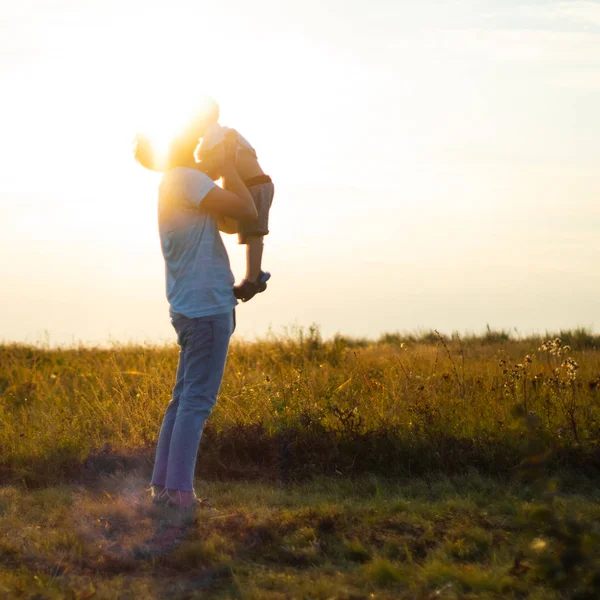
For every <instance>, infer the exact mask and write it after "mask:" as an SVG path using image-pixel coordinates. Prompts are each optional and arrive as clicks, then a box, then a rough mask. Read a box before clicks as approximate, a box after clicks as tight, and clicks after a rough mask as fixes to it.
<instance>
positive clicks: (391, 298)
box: [0, 0, 600, 345]
mask: <svg viewBox="0 0 600 600" xmlns="http://www.w3.org/2000/svg"><path fill="white" fill-rule="evenodd" d="M0 83H1V87H2V95H1V101H0V102H1V104H0V106H1V110H0V132H1V134H0V164H1V165H2V168H1V170H0V256H1V257H2V258H1V259H0V340H3V341H18V342H27V343H40V342H41V343H48V344H52V345H54V344H82V343H83V344H104V343H114V342H150V343H154V342H158V343H162V342H165V341H167V342H168V341H173V340H174V334H173V331H172V327H171V324H170V322H169V318H168V305H167V302H166V298H165V284H164V263H163V260H162V255H161V252H160V245H159V240H158V234H157V223H156V200H157V186H158V182H159V176H158V175H156V174H153V173H150V172H147V171H145V170H144V169H143V168H141V167H140V166H139V165H137V164H136V163H135V162H134V160H133V158H132V153H131V142H132V139H133V136H134V135H135V133H136V132H138V131H142V132H145V133H149V134H151V135H155V136H163V137H164V136H166V135H167V134H168V132H170V131H173V130H174V128H176V126H177V124H178V123H179V121H180V120H181V118H182V115H185V114H187V112H186V111H189V110H191V109H192V108H193V106H194V102H198V99H199V98H201V97H202V96H204V95H210V96H213V97H214V98H216V99H217V100H218V102H219V104H220V106H221V115H222V123H223V124H226V125H229V126H231V127H235V128H236V129H238V130H239V131H240V132H241V133H242V134H243V135H244V136H245V137H246V138H248V139H249V140H250V142H251V143H252V144H253V145H254V147H255V148H256V149H257V151H258V156H259V159H260V162H261V165H262V166H263V168H264V170H265V171H266V172H267V173H269V174H270V175H271V176H272V178H273V180H274V182H275V187H276V194H275V201H274V204H273V208H272V212H271V224H270V225H271V233H270V234H269V236H268V237H267V238H265V256H264V261H263V264H264V267H265V269H266V270H269V271H271V273H272V275H273V277H272V280H271V282H270V283H269V288H268V290H267V292H266V293H264V294H262V295H260V296H258V297H256V298H255V299H254V300H252V301H251V302H249V303H247V304H244V305H240V306H239V308H238V331H237V334H236V335H238V336H240V337H242V338H247V339H251V338H254V337H256V336H258V337H263V336H265V335H267V334H269V333H274V334H282V335H285V334H287V333H289V332H293V331H296V330H297V328H299V327H307V326H310V325H311V324H313V323H314V324H317V325H318V326H319V327H320V329H321V331H322V333H323V335H325V336H331V335H333V334H335V333H342V334H345V335H352V336H367V337H377V336H379V335H380V334H382V333H384V332H392V331H418V330H423V329H430V328H437V329H439V330H440V331H444V332H452V331H460V332H481V331H483V330H484V329H485V327H486V325H489V326H490V327H492V328H497V329H499V328H504V329H510V330H512V331H516V332H518V333H520V334H522V335H524V334H527V333H533V332H539V333H543V332H545V331H557V330H559V329H566V328H572V327H577V326H584V327H590V328H592V329H593V330H595V331H598V330H599V329H600V317H599V315H600V299H599V298H600V270H599V268H598V265H599V263H600V261H599V259H600V236H599V235H598V234H597V232H598V231H599V229H600V203H599V199H600V169H599V166H600V144H599V143H598V140H600V111H599V110H598V107H599V106H600V2H598V1H589V0H572V1H567V2H564V1H563V2H555V1H546V0H544V1H531V2H514V1H509V0H501V1H500V0H485V1H484V0H463V1H455V0H448V1H446V2H444V3H439V2H435V1H433V0H420V1H419V2H414V1H410V2H409V1H404V0H371V1H370V2H364V1H357V0H303V1H302V2H282V1H281V0H277V1H275V0H254V1H253V2H246V1H244V0H221V1H219V2H202V1H200V0H197V1H195V2H191V1H188V0H171V1H170V2H168V3H167V2H155V1H152V0H144V1H142V0H118V1H117V0H86V2H81V1H75V0H43V1H42V0H19V2H15V1H14V0H11V1H10V2H7V1H6V0H0ZM226 245H227V248H228V250H229V253H230V258H231V264H232V269H233V271H234V274H235V275H236V278H237V279H238V280H239V279H240V278H241V277H242V275H243V272H244V260H245V258H244V248H243V247H242V246H239V245H237V243H236V240H235V238H234V237H227V239H226Z"/></svg>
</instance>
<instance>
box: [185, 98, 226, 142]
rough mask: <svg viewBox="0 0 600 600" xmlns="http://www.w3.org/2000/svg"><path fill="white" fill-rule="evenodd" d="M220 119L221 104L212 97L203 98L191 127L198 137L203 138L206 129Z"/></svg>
mask: <svg viewBox="0 0 600 600" xmlns="http://www.w3.org/2000/svg"><path fill="white" fill-rule="evenodd" d="M218 120H219V105H218V104H217V103H216V102H215V100H213V99H212V98H208V97H206V98H202V100H200V102H199V106H198V108H197V109H196V112H195V113H194V116H193V117H192V119H191V128H192V129H193V131H194V135H196V137H198V138H201V137H202V136H203V135H204V134H205V133H206V130H207V129H208V128H209V127H210V126H211V125H214V124H215V123H217V122H218Z"/></svg>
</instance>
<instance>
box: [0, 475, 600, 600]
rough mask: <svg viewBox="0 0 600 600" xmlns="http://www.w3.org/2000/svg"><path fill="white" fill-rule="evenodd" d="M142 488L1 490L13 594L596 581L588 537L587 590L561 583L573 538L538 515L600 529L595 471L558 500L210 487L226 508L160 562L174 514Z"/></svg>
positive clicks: (329, 591)
mask: <svg viewBox="0 0 600 600" xmlns="http://www.w3.org/2000/svg"><path fill="white" fill-rule="evenodd" d="M144 485H145V481H144V479H143V478H141V477H140V475H139V473H128V474H119V475H114V476H111V477H105V478H103V479H100V480H99V481H97V482H96V484H95V485H94V486H93V487H82V486H78V485H73V484H71V485H63V486H60V487H55V488H47V489H38V490H34V491H27V490H24V489H20V488H16V487H4V488H2V489H1V490H0V540H1V542H0V597H2V598H19V597H22V598H34V597H35V598H44V599H45V598H48V599H54V598H57V599H58V598H61V599H62V598H107V599H108V598H115V599H116V598H142V597H143V598H164V597H172V598H220V599H225V598H231V599H233V598H244V599H257V600H263V599H281V600H284V599H287V598H319V599H323V600H325V599H330V598H336V599H359V598H364V599H367V598H378V599H404V598H405V599H411V600H412V599H414V598H420V599H428V598H431V599H434V598H465V599H467V598H531V599H536V598H538V599H540V600H541V599H542V598H543V599H545V600H552V599H557V600H558V599H559V598H575V597H576V596H575V595H573V594H574V593H575V590H576V589H579V590H584V589H585V586H586V585H587V586H588V587H589V586H590V585H591V584H590V581H591V578H592V576H593V572H594V569H597V568H598V566H599V562H598V559H599V557H598V552H599V549H598V544H597V543H594V544H591V543H590V541H591V538H590V540H588V541H586V539H584V538H585V536H583V537H581V538H580V539H579V542H580V547H581V548H582V549H584V550H585V557H584V558H583V559H582V561H583V562H582V561H580V562H579V566H578V567H576V568H577V569H579V571H578V572H577V579H576V581H577V584H576V585H575V584H573V585H571V586H570V587H564V586H563V588H562V589H560V588H559V587H557V586H556V585H555V583H556V582H555V581H554V579H551V578H549V577H548V574H547V572H546V571H545V570H544V569H545V568H546V566H545V565H546V564H547V563H548V561H552V560H555V559H556V558H557V557H560V556H561V552H562V553H563V554H564V548H562V546H561V545H560V544H559V543H558V537H556V535H555V534H553V533H552V531H551V528H549V527H548V525H547V521H545V520H544V519H542V520H540V519H538V518H534V517H532V515H534V514H536V513H539V512H540V511H542V510H545V511H546V512H549V513H551V514H552V515H553V516H554V517H555V518H556V519H558V520H559V521H560V522H561V523H566V522H568V520H569V519H572V520H573V522H576V523H579V524H581V525H584V526H585V530H586V534H585V535H588V536H591V535H595V536H597V535H598V533H599V528H600V508H599V507H600V504H599V503H598V501H599V500H600V492H599V491H598V488H597V486H596V485H595V484H594V482H593V481H590V480H586V479H584V478H582V477H579V478H578V479H577V481H576V483H575V482H574V480H573V479H572V478H571V480H570V482H569V485H568V487H567V486H565V489H568V492H566V491H563V492H560V491H559V492H555V493H553V494H552V495H551V497H549V496H548V495H545V496H544V495H543V494H542V495H540V489H539V487H538V486H537V485H525V484H523V483H512V484H504V485H498V482H497V481H496V480H494V479H488V478H485V477H482V476H480V475H477V474H475V473H471V474H470V475H464V476H455V477H430V478H424V479H411V480H404V481H390V480H389V479H388V480H385V479H379V478H377V477H364V478H358V479H353V480H348V479H345V478H339V477H338V478H335V479H334V478H329V477H321V478H316V479H314V480H313V481H311V482H304V483H297V484H286V485H272V484H263V483H243V482H212V483H210V482H198V486H199V488H200V491H201V493H202V494H203V495H208V496H210V497H211V498H212V499H213V501H214V502H215V503H216V504H217V505H218V506H219V508H220V509H221V510H222V513H221V514H220V515H219V516H217V517H212V516H211V515H200V516H199V517H198V519H197V521H196V522H195V523H194V524H193V525H192V526H191V527H190V528H189V529H187V530H186V532H185V534H184V535H183V537H182V539H181V540H180V541H179V543H178V544H176V545H175V547H174V548H172V549H170V550H169V551H168V552H166V553H165V554H163V555H160V556H152V557H148V556H145V555H143V554H140V549H143V548H144V547H145V544H147V540H148V539H149V538H150V537H151V536H152V534H153V533H155V530H156V527H157V521H158V519H159V517H160V514H161V513H160V512H157V511H156V510H155V509H153V508H152V507H151V505H150V502H149V498H148V497H147V493H146V492H145V491H144V489H143V488H144ZM559 537H560V536H559ZM594 540H595V542H597V541H598V537H595V538H594ZM586 544H587V545H586ZM590 589H591V588H590Z"/></svg>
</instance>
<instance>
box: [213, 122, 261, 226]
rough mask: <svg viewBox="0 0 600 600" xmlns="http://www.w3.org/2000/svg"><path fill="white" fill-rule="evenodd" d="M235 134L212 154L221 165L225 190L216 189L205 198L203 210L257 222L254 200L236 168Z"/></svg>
mask: <svg viewBox="0 0 600 600" xmlns="http://www.w3.org/2000/svg"><path fill="white" fill-rule="evenodd" d="M235 145H236V138H235V132H231V133H229V134H227V136H226V138H225V143H224V144H223V145H222V146H223V147H221V145H219V146H218V147H217V149H215V151H213V152H212V154H213V155H214V156H215V157H219V158H217V162H218V163H220V164H221V168H220V175H221V177H222V178H223V186H224V188H225V189H221V188H218V187H217V188H214V189H212V190H211V191H210V192H209V193H208V194H207V195H206V197H205V198H204V201H203V202H202V206H203V208H205V209H206V210H209V211H211V212H213V213H215V214H216V215H219V216H220V215H223V216H224V217H231V218H233V219H237V220H238V221H255V220H256V219H257V218H258V212H257V211H256V205H255V204H254V199H253V198H252V195H251V194H250V192H249V191H248V188H247V187H246V186H245V185H244V182H243V181H242V180H241V178H240V176H239V174H238V172H237V170H236V168H235V147H236V146H235Z"/></svg>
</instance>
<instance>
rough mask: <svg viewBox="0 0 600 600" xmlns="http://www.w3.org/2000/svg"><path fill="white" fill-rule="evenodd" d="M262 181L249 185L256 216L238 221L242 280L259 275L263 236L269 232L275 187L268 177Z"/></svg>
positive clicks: (253, 280) (252, 278)
mask: <svg viewBox="0 0 600 600" xmlns="http://www.w3.org/2000/svg"><path fill="white" fill-rule="evenodd" d="M261 177H264V178H266V179H267V181H265V182H264V183H259V184H257V185H251V186H249V188H248V189H249V191H250V194H251V195H252V198H253V199H254V204H255V205H256V211H257V213H258V218H257V219H256V221H253V222H248V223H246V222H240V223H239V242H240V244H246V277H245V278H244V281H250V282H253V283H256V282H258V280H259V278H260V277H261V273H262V271H261V265H262V255H263V247H264V244H263V237H264V236H265V235H267V234H268V233H269V211H270V209H271V204H272V203H273V196H274V193H275V188H274V186H273V183H272V182H271V180H270V178H269V177H266V176H261Z"/></svg>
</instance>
